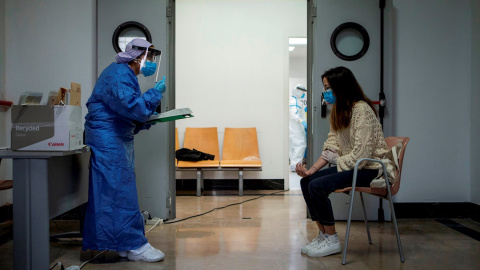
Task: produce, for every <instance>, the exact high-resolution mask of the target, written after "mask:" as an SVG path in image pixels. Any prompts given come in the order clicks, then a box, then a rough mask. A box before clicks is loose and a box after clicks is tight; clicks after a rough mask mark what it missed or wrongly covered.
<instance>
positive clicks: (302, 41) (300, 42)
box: [288, 38, 307, 46]
mask: <svg viewBox="0 0 480 270" xmlns="http://www.w3.org/2000/svg"><path fill="white" fill-rule="evenodd" d="M288 44H289V45H290V46H307V38H289V39H288Z"/></svg>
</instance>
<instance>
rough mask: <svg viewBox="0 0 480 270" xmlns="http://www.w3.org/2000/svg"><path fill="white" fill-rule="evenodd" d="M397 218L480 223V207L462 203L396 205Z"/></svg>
mask: <svg viewBox="0 0 480 270" xmlns="http://www.w3.org/2000/svg"><path fill="white" fill-rule="evenodd" d="M394 207H395V214H396V216H397V218H460V219H462V218H469V219H472V220H475V221H478V222H480V205H477V204H474V203H471V202H461V203H394Z"/></svg>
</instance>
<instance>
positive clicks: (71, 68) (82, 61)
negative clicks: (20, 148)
mask: <svg viewBox="0 0 480 270" xmlns="http://www.w3.org/2000/svg"><path fill="white" fill-rule="evenodd" d="M95 7H96V3H95V1H94V0H88V1H85V0H74V1H62V0H42V1H29V0H5V17H4V16H2V17H1V18H2V19H3V18H5V32H4V33H5V34H4V35H1V36H2V37H5V52H6V55H5V56H6V57H5V66H6V68H5V84H4V85H5V90H4V92H3V93H4V95H5V98H6V99H7V100H12V101H14V102H18V99H19V97H20V95H21V94H22V93H23V92H24V91H36V92H43V93H45V94H47V93H48V92H49V91H58V89H59V88H60V87H67V88H70V82H72V81H73V82H78V83H80V84H81V85H82V104H85V103H86V101H87V99H88V97H89V96H90V94H91V92H92V89H93V86H94V84H95V80H96V72H95V66H96V55H95V52H96V41H95V40H96V39H95V29H96V15H95ZM0 12H1V9H0ZM1 26H2V24H1V23H0V27H1ZM1 33H2V32H0V34H1ZM1 40H2V39H0V41H1ZM0 44H1V43H0ZM0 46H1V45H0ZM0 48H1V47H0ZM2 51H3V50H2ZM0 55H1V54H0ZM2 63H3V61H2ZM0 71H2V70H0ZM2 73H3V72H2ZM0 78H1V77H0ZM1 91H3V89H1ZM82 110H83V115H85V114H86V112H87V110H86V108H85V106H84V107H83V108H82ZM4 117H6V119H7V120H8V121H6V123H5V122H0V124H1V125H2V126H1V129H0V130H2V132H1V133H2V134H1V135H0V136H2V137H1V138H0V139H1V140H0V143H1V141H2V140H5V141H4V142H10V134H9V132H8V131H9V130H10V127H11V123H10V110H8V111H7V112H6V113H5V114H4ZM8 144H9V143H8ZM2 163H3V162H2ZM8 164H10V165H8V170H7V173H6V174H7V177H9V178H11V175H12V172H11V161H9V163H8ZM4 198H5V195H4V196H3V197H2V195H1V194H0V204H2V203H3V201H4ZM8 200H11V199H8ZM10 202H11V201H10Z"/></svg>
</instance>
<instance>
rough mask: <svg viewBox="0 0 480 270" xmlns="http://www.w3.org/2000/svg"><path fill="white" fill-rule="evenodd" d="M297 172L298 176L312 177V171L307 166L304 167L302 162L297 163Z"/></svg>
mask: <svg viewBox="0 0 480 270" xmlns="http://www.w3.org/2000/svg"><path fill="white" fill-rule="evenodd" d="M295 172H296V173H297V174H298V176H301V177H307V176H310V175H312V173H311V172H310V170H307V169H306V168H305V166H303V164H302V162H298V163H297V165H296V166H295Z"/></svg>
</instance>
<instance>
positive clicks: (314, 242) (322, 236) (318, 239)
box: [302, 233, 326, 254]
mask: <svg viewBox="0 0 480 270" xmlns="http://www.w3.org/2000/svg"><path fill="white" fill-rule="evenodd" d="M325 238H326V237H325V234H323V233H320V234H319V235H318V236H317V237H315V239H313V240H312V242H310V243H308V244H306V245H305V246H304V247H302V254H306V253H307V252H308V250H309V249H310V248H311V247H313V246H318V245H321V244H322V243H323V241H325Z"/></svg>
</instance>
